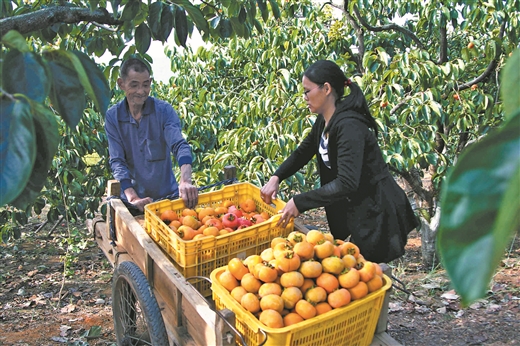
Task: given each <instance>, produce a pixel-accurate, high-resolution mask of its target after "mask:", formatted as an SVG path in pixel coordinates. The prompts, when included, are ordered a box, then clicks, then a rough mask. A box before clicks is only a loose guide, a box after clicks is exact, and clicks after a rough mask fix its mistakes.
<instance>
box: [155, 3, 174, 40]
mask: <svg viewBox="0 0 520 346" xmlns="http://www.w3.org/2000/svg"><path fill="white" fill-rule="evenodd" d="M175 10H176V9H175V7H174V6H165V7H163V10H162V13H161V26H160V29H159V34H158V36H157V39H159V40H160V41H161V42H163V43H164V42H166V41H167V40H168V37H170V34H171V32H172V29H173V24H174V21H175Z"/></svg>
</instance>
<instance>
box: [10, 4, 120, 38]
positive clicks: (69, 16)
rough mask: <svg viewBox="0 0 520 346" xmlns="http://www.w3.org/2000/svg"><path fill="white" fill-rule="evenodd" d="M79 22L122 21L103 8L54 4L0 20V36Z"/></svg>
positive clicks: (112, 22) (117, 23)
mask: <svg viewBox="0 0 520 346" xmlns="http://www.w3.org/2000/svg"><path fill="white" fill-rule="evenodd" d="M79 22H97V23H99V24H107V25H120V24H123V22H122V21H120V20H117V19H115V18H114V17H113V16H112V15H111V14H110V13H108V11H107V10H106V9H104V8H98V9H97V10H95V11H91V10H90V9H88V8H77V7H70V6H55V7H49V8H46V9H43V10H38V11H35V12H30V13H26V14H22V15H19V16H14V17H9V18H4V19H1V20H0V37H2V36H4V35H5V34H6V33H7V32H8V31H9V30H16V31H18V32H19V33H20V34H22V35H24V34H27V33H30V32H32V31H37V30H41V29H45V28H48V27H50V26H51V25H54V24H57V23H68V24H74V23H79Z"/></svg>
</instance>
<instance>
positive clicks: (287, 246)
mask: <svg viewBox="0 0 520 346" xmlns="http://www.w3.org/2000/svg"><path fill="white" fill-rule="evenodd" d="M292 248H293V247H292V245H291V243H289V242H288V241H285V242H284V243H282V242H280V243H277V244H276V245H275V246H274V247H273V256H274V258H276V259H278V257H280V256H282V255H283V254H284V253H285V251H287V250H292Z"/></svg>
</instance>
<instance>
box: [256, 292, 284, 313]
mask: <svg viewBox="0 0 520 346" xmlns="http://www.w3.org/2000/svg"><path fill="white" fill-rule="evenodd" d="M283 308H284V301H283V299H282V297H281V296H279V295H277V294H268V295H265V296H263V297H262V298H260V309H261V310H269V309H271V310H275V311H278V312H279V313H280V314H281V313H282V310H283Z"/></svg>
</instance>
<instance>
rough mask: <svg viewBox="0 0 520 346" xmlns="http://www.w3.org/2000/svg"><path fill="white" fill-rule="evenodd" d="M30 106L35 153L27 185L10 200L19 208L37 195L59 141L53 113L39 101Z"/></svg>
mask: <svg viewBox="0 0 520 346" xmlns="http://www.w3.org/2000/svg"><path fill="white" fill-rule="evenodd" d="M31 106H32V107H31V110H32V112H33V114H34V116H33V121H34V129H35V135H36V151H37V154H36V160H35V161H34V166H33V168H32V172H31V176H30V178H29V181H28V182H27V185H25V188H24V190H23V191H22V193H20V194H19V195H18V197H17V198H16V199H15V200H14V201H13V202H12V204H13V205H14V206H15V207H17V208H19V209H25V208H26V207H27V206H28V205H29V204H30V203H32V202H33V201H34V200H35V199H36V197H38V196H39V194H40V192H41V190H42V188H43V186H44V185H45V181H47V175H48V171H49V168H50V167H51V164H52V159H53V157H54V154H55V153H56V150H57V149H58V143H59V134H58V124H57V123H56V117H55V116H54V113H52V112H51V111H50V110H49V109H48V108H47V107H45V106H44V105H42V104H41V103H37V102H32V103H31Z"/></svg>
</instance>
